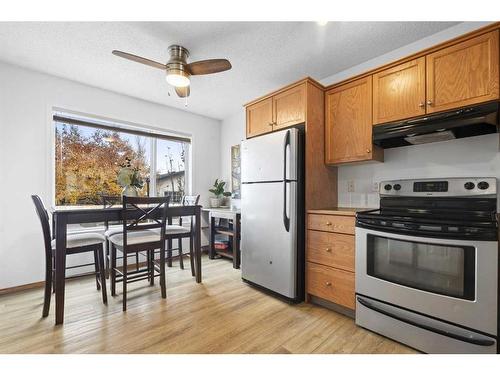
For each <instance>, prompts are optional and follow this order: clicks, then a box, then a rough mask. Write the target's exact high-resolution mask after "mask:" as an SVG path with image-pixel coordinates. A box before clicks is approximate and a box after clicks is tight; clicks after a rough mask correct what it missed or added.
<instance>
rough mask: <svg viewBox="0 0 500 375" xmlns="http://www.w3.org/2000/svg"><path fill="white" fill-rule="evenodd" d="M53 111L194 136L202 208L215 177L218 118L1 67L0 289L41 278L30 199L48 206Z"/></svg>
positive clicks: (37, 232) (194, 182)
mask: <svg viewBox="0 0 500 375" xmlns="http://www.w3.org/2000/svg"><path fill="white" fill-rule="evenodd" d="M53 107H58V108H64V109H67V110H72V111H77V112H81V113H87V114H91V115H95V116H100V117H105V118H111V119H116V120H122V121H128V122H132V123H137V124H144V125H148V126H152V127H156V128H162V129H165V130H171V131H176V132H181V133H183V134H190V135H192V141H193V143H192V150H193V152H192V171H193V176H192V188H193V193H200V194H202V203H204V202H207V200H208V192H207V190H208V188H209V187H210V185H211V183H212V180H213V179H214V178H215V177H216V176H219V175H220V165H221V163H220V153H219V150H220V121H218V120H214V119H210V118H207V117H203V116H198V115H194V114H190V113H188V112H185V111H181V110H177V109H174V108H170V107H166V106H162V105H158V104H153V103H149V102H146V101H142V100H138V99H134V98H131V97H128V96H124V95H119V94H116V93H113V92H110V91H105V90H101V89H97V88H94V87H90V86H86V85H82V84H79V83H76V82H73V81H69V80H65V79H61V78H57V77H54V76H50V75H46V74H41V73H38V72H34V71H30V70H26V69H23V68H19V67H16V66H13V65H8V64H4V63H0V259H1V260H2V261H1V265H0V289H2V288H8V287H11V286H16V285H22V284H27V283H31V282H36V281H41V280H42V279H43V269H44V257H43V247H42V246H43V245H42V244H43V242H42V236H41V229H40V224H39V222H38V218H37V217H36V215H35V212H34V207H33V203H32V202H31V198H30V195H31V194H39V195H40V196H41V197H42V199H43V200H44V202H45V203H46V205H50V204H51V203H52V197H51V195H52V177H51V176H52V165H51V164H52V163H51V159H50V154H51V144H52V142H53V140H52V139H51V134H52V133H51V130H50V129H51V126H52V122H51V120H50V119H51V112H52V108H53Z"/></svg>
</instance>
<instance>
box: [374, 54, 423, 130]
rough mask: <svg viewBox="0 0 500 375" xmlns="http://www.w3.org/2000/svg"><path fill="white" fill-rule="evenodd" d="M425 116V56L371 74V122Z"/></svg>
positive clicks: (378, 122) (379, 122)
mask: <svg viewBox="0 0 500 375" xmlns="http://www.w3.org/2000/svg"><path fill="white" fill-rule="evenodd" d="M419 115H425V57H421V58H419V59H415V60H412V61H409V62H406V63H404V64H400V65H398V66H395V67H393V68H390V69H387V70H384V71H381V72H379V73H376V74H374V75H373V123H374V124H382V123H385V122H390V121H396V120H402V119H406V118H409V117H415V116H419Z"/></svg>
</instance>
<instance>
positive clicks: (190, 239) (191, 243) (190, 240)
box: [189, 234, 195, 277]
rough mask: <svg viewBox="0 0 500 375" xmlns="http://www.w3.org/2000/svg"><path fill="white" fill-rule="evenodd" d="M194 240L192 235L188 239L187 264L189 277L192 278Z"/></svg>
mask: <svg viewBox="0 0 500 375" xmlns="http://www.w3.org/2000/svg"><path fill="white" fill-rule="evenodd" d="M193 249H194V238H193V234H191V236H190V237H189V263H191V276H193V277H194V275H195V273H194V251H193Z"/></svg>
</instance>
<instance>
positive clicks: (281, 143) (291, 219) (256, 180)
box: [241, 128, 304, 302]
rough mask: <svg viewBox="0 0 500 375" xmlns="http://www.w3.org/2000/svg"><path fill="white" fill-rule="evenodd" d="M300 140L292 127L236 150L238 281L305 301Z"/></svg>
mask: <svg viewBox="0 0 500 375" xmlns="http://www.w3.org/2000/svg"><path fill="white" fill-rule="evenodd" d="M303 150H304V136H303V132H302V130H300V129H296V128H292V129H287V130H282V131H279V132H274V133H270V134H267V135H263V136H260V137H256V138H252V139H248V140H245V141H243V142H242V145H241V199H242V202H241V272H242V278H243V280H245V281H247V282H249V283H251V284H253V285H256V286H260V287H262V288H265V289H267V290H268V291H271V292H273V293H276V294H278V295H280V296H282V297H285V298H286V299H288V300H290V301H293V302H300V301H303V299H304V173H303V172H304V151H303Z"/></svg>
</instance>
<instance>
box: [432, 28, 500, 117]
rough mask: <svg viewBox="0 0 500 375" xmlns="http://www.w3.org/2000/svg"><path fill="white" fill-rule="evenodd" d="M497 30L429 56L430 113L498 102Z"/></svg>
mask: <svg viewBox="0 0 500 375" xmlns="http://www.w3.org/2000/svg"><path fill="white" fill-rule="evenodd" d="M498 44H499V39H498V30H495V31H492V32H489V33H486V34H483V35H479V36H477V37H475V38H472V39H469V40H466V41H464V42H461V43H458V44H455V45H452V46H450V47H447V48H444V49H441V50H438V51H436V52H434V53H431V54H429V55H427V56H426V59H427V60H426V62H427V113H433V112H439V111H444V110H448V109H453V108H458V107H463V106H468V105H472V104H477V103H481V102H485V101H489V100H496V99H498V98H499V70H498V59H499V57H498V53H499V51H498V49H499V45H498Z"/></svg>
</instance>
